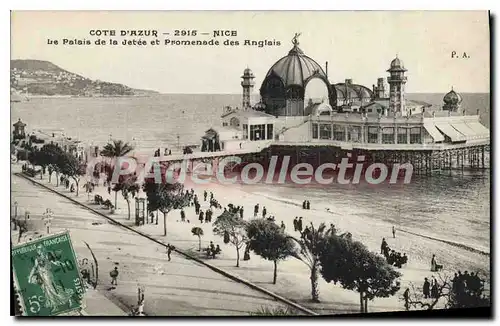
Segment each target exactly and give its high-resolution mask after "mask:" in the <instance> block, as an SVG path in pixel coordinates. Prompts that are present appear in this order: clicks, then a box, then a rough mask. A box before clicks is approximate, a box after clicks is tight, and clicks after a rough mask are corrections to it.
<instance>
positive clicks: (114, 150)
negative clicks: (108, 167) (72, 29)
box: [101, 140, 134, 158]
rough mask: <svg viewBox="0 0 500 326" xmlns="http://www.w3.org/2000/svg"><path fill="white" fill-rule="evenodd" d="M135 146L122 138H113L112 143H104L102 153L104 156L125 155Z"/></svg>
mask: <svg viewBox="0 0 500 326" xmlns="http://www.w3.org/2000/svg"><path fill="white" fill-rule="evenodd" d="M133 150H134V148H133V147H132V146H131V145H130V144H129V143H124V142H123V141H121V140H113V142H112V143H107V144H106V145H104V147H103V149H102V151H101V155H102V156H104V157H110V158H117V157H121V156H125V155H127V154H128V153H130V152H131V151H133Z"/></svg>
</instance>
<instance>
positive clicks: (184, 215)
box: [181, 209, 186, 222]
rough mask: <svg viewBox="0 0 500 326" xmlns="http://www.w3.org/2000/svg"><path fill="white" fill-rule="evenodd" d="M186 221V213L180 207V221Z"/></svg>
mask: <svg viewBox="0 0 500 326" xmlns="http://www.w3.org/2000/svg"><path fill="white" fill-rule="evenodd" d="M185 221H186V213H185V212H184V210H183V209H182V210H181V222H185Z"/></svg>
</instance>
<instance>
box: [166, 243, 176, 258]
mask: <svg viewBox="0 0 500 326" xmlns="http://www.w3.org/2000/svg"><path fill="white" fill-rule="evenodd" d="M174 249H175V247H174V246H172V245H171V244H170V243H169V244H167V257H168V261H170V260H171V257H170V254H171V253H172V250H174Z"/></svg>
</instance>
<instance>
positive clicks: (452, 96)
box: [443, 87, 462, 112]
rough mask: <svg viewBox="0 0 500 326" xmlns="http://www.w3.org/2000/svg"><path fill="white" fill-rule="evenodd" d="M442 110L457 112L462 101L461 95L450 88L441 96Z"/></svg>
mask: <svg viewBox="0 0 500 326" xmlns="http://www.w3.org/2000/svg"><path fill="white" fill-rule="evenodd" d="M443 102H444V105H443V110H448V111H453V112H457V111H458V110H459V109H460V104H461V103H462V96H460V94H458V93H457V92H455V91H454V90H453V87H452V88H451V91H449V92H448V93H447V94H446V95H445V96H444V97H443Z"/></svg>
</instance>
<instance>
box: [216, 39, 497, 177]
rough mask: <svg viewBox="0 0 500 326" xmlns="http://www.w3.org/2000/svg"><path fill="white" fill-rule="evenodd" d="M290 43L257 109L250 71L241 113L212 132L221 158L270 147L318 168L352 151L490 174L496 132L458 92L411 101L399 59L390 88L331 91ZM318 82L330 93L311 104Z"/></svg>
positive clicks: (337, 86) (227, 112) (322, 73)
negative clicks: (436, 100) (308, 93)
mask: <svg viewBox="0 0 500 326" xmlns="http://www.w3.org/2000/svg"><path fill="white" fill-rule="evenodd" d="M292 43H293V47H292V49H291V50H290V51H289V52H288V54H287V55H286V56H284V57H282V58H280V59H279V60H278V61H277V62H276V63H274V64H273V65H272V66H271V68H270V69H269V71H268V72H267V74H266V76H265V77H264V80H263V82H262V85H261V87H260V96H261V100H260V102H259V103H255V104H253V103H251V95H252V90H253V86H254V82H253V79H254V78H255V76H254V74H253V72H252V71H251V70H250V69H249V68H247V69H245V70H244V73H243V75H242V80H243V81H242V83H241V85H242V88H243V100H242V106H241V109H237V108H236V109H234V108H230V107H226V108H225V109H224V112H223V114H222V117H221V125H220V126H214V127H213V128H211V129H210V132H211V133H213V132H214V131H215V133H217V134H218V141H220V142H221V145H220V146H219V147H220V148H221V150H222V151H225V152H227V153H229V152H232V151H233V152H234V153H238V152H240V151H241V152H242V153H243V152H245V153H253V154H256V153H261V154H262V153H263V152H266V151H265V150H264V149H266V148H267V152H266V155H269V154H272V155H287V153H288V154H291V155H294V156H295V157H296V160H297V162H301V161H304V159H301V158H300V156H301V155H302V156H303V157H308V159H310V157H311V156H314V157H315V159H314V162H315V163H316V164H320V163H323V162H324V161H328V160H330V161H331V160H332V159H335V158H338V157H339V156H342V155H343V154H345V152H351V153H353V152H354V153H358V154H359V155H361V154H362V155H367V156H368V157H370V158H371V159H372V160H374V161H384V162H387V163H390V162H396V163H403V162H412V163H413V164H414V166H415V167H416V168H417V170H420V171H425V172H431V171H432V170H435V169H444V168H451V167H452V166H455V167H457V166H464V164H467V163H470V164H468V165H470V166H473V167H484V161H485V159H484V152H485V149H486V150H488V149H489V143H490V131H489V130H488V129H487V128H486V127H484V126H483V125H482V124H481V122H480V121H479V113H478V112H477V113H476V114H472V115H471V114H468V113H467V112H466V110H465V109H464V108H462V107H461V102H462V97H461V96H460V94H458V93H457V92H456V91H454V90H453V89H452V90H451V91H450V92H449V93H447V94H446V95H444V97H443V105H442V107H433V106H432V105H430V104H428V103H425V102H420V101H412V100H409V99H407V98H406V92H405V86H406V83H407V82H408V78H407V76H406V72H407V68H406V67H405V66H404V63H403V60H402V59H400V58H398V57H396V58H394V59H393V60H392V61H391V63H390V64H389V67H388V69H387V72H388V77H387V79H386V81H387V84H386V83H385V80H384V79H383V78H378V79H377V84H376V85H373V86H372V89H369V88H368V87H365V86H363V85H358V84H354V83H353V82H352V80H351V79H346V80H345V82H344V83H334V84H332V83H330V81H329V80H328V65H327V64H326V66H325V69H323V68H322V67H321V66H320V65H319V64H318V63H317V62H316V61H315V60H314V59H312V58H310V57H308V56H307V55H306V54H305V53H304V51H302V49H300V48H299V42H298V41H297V38H294V40H293V42H292ZM313 79H317V80H319V81H320V82H321V83H323V84H324V85H325V86H326V90H327V94H328V96H327V98H325V99H323V100H322V101H320V102H313V101H312V100H310V101H309V102H308V103H307V104H306V103H305V101H304V97H305V89H306V87H307V85H308V83H309V82H310V81H311V80H313ZM387 85H388V86H387ZM342 152H344V153H343V154H342ZM234 153H233V154H234ZM328 153H329V154H328ZM220 154H221V155H222V153H220ZM321 157H322V158H321ZM308 159H307V160H308Z"/></svg>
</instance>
